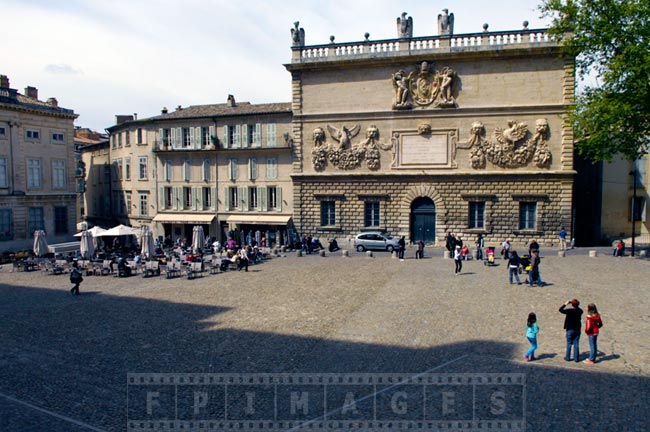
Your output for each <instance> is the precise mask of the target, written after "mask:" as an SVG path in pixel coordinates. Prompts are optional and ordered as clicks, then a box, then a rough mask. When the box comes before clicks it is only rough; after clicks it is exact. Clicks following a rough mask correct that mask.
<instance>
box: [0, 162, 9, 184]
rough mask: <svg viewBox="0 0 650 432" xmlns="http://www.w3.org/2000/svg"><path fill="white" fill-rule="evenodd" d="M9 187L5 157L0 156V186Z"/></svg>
mask: <svg viewBox="0 0 650 432" xmlns="http://www.w3.org/2000/svg"><path fill="white" fill-rule="evenodd" d="M6 187H9V177H8V174H7V159H6V158H0V188H6Z"/></svg>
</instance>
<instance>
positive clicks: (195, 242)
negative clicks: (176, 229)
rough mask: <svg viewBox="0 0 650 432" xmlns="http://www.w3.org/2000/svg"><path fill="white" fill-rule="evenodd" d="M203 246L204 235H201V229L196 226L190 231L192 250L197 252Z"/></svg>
mask: <svg viewBox="0 0 650 432" xmlns="http://www.w3.org/2000/svg"><path fill="white" fill-rule="evenodd" d="M204 244H205V234H203V227H202V226H200V225H197V226H195V227H194V228H193V229H192V249H193V250H194V252H197V251H198V250H199V249H201V248H203V245H204Z"/></svg>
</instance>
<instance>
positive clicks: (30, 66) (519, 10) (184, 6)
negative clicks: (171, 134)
mask: <svg viewBox="0 0 650 432" xmlns="http://www.w3.org/2000/svg"><path fill="white" fill-rule="evenodd" d="M539 3H541V0H502V1H497V2H492V1H490V0H446V1H444V2H438V1H401V2H397V1H394V0H393V1H389V0H348V1H343V0H320V1H315V0H155V1H154V0H3V1H2V7H1V8H0V11H1V12H0V15H1V17H2V25H1V26H0V40H2V41H3V43H2V45H3V46H2V56H1V57H0V74H3V75H7V76H9V79H10V81H11V83H10V84H11V87H12V88H15V89H18V90H19V91H20V92H21V93H22V92H24V88H25V87H26V86H28V85H32V86H34V87H37V88H38V89H39V99H41V100H45V99H47V98H48V97H56V98H57V99H58V101H59V105H60V106H62V107H65V108H71V109H74V111H75V112H76V113H77V114H79V115H80V116H79V118H78V119H77V121H76V125H77V126H83V127H90V128H92V129H95V130H99V131H102V130H103V129H104V128H106V127H109V126H111V125H112V124H114V122H115V117H114V115H115V114H132V113H138V117H139V118H144V117H150V116H154V115H157V114H159V113H160V109H161V108H162V107H163V106H166V107H168V108H169V109H170V110H172V109H174V108H175V107H176V106H178V105H183V106H188V105H197V104H210V103H225V102H226V98H227V95H228V94H233V95H235V98H236V100H237V101H249V102H252V103H265V102H289V101H290V97H291V93H290V87H291V86H290V84H291V78H290V75H289V73H288V72H287V71H286V69H285V68H284V66H283V64H284V63H288V62H290V59H291V49H290V47H291V36H290V29H291V28H292V27H293V22H294V21H300V26H301V27H303V28H304V29H305V34H306V37H305V39H306V44H307V45H316V44H324V43H328V42H329V36H330V35H334V36H335V37H336V42H355V41H361V40H363V34H364V33H365V32H369V33H370V39H371V40H373V39H375V40H377V39H391V38H395V37H396V32H397V30H396V21H395V20H396V18H397V17H398V16H400V14H401V13H402V12H408V14H409V16H412V17H413V21H414V23H413V28H414V30H413V35H414V36H431V35H437V33H438V30H437V16H438V14H439V13H441V11H442V9H443V8H447V9H449V12H450V13H453V14H454V16H455V28H454V33H455V34H460V33H472V32H480V31H482V30H483V27H482V26H483V23H488V24H489V30H492V31H499V30H516V29H521V28H522V22H523V21H524V20H527V21H529V23H530V24H529V28H540V27H546V26H547V24H548V21H544V20H541V19H540V18H539V15H540V14H539V12H538V11H537V5H538V4H539Z"/></svg>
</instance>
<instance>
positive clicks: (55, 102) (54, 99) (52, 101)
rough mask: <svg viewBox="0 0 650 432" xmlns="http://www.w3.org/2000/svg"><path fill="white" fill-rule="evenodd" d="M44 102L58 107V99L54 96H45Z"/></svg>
mask: <svg viewBox="0 0 650 432" xmlns="http://www.w3.org/2000/svg"><path fill="white" fill-rule="evenodd" d="M45 103H47V104H48V105H50V106H53V107H58V106H59V101H58V100H56V98H47V102H45Z"/></svg>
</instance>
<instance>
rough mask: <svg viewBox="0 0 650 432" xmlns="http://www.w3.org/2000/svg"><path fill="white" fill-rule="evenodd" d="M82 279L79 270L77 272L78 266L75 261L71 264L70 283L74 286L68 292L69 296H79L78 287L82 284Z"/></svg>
mask: <svg viewBox="0 0 650 432" xmlns="http://www.w3.org/2000/svg"><path fill="white" fill-rule="evenodd" d="M83 280H84V278H83V276H81V270H79V264H78V263H77V261H74V262H73V263H72V271H71V272H70V282H72V283H73V284H74V286H73V287H72V289H71V290H70V293H71V294H76V295H79V285H80V284H81V282H83Z"/></svg>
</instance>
